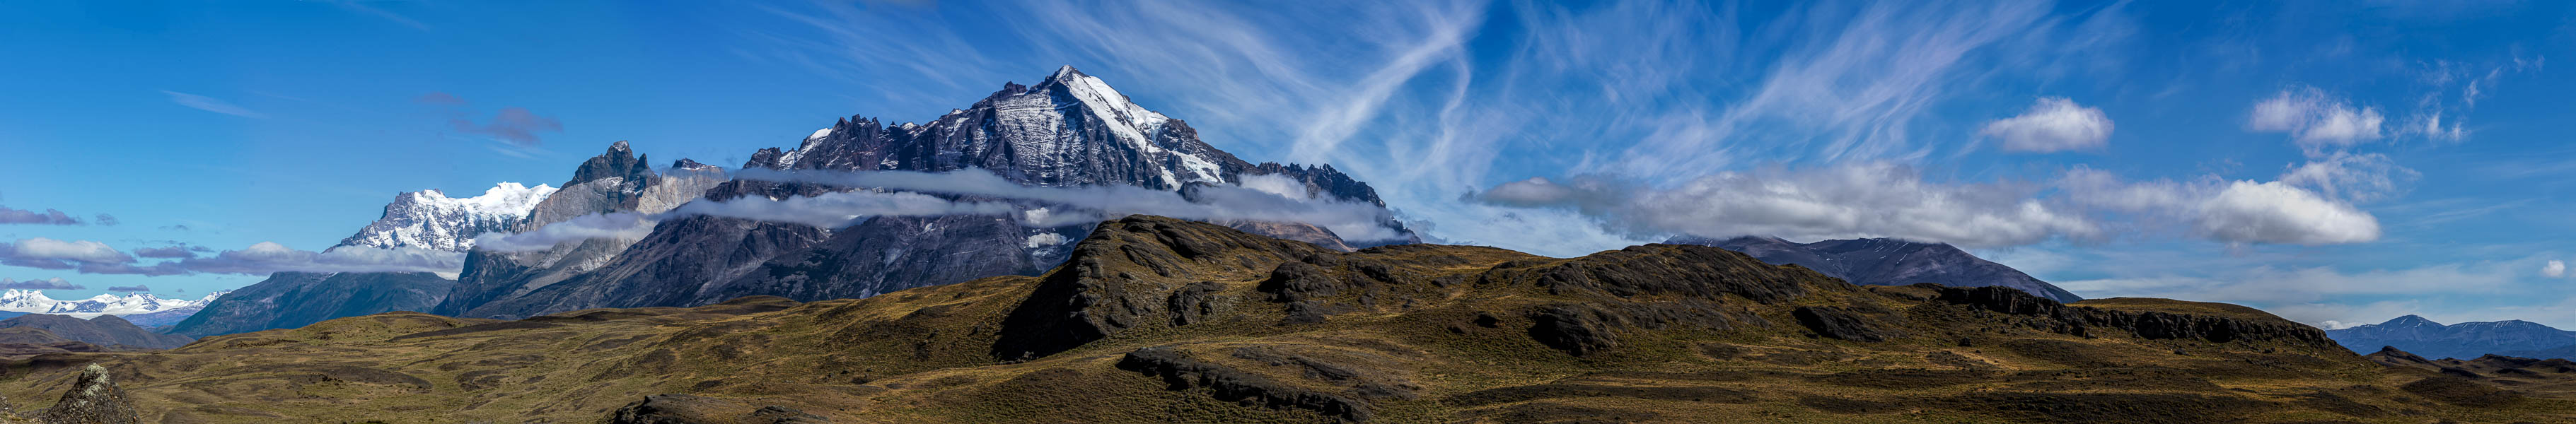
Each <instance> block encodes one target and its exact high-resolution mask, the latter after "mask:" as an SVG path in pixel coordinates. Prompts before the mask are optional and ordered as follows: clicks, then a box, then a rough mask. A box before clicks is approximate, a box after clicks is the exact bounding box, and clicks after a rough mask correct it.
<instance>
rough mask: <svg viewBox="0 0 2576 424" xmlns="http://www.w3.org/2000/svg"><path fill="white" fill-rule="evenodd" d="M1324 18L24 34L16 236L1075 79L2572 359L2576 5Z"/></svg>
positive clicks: (153, 10) (1363, 143)
mask: <svg viewBox="0 0 2576 424" xmlns="http://www.w3.org/2000/svg"><path fill="white" fill-rule="evenodd" d="M1298 3H1300V4H1298V5H1296V6H1294V7H1288V8H1282V7H1287V6H1289V5H1288V4H1287V3H1273V4H1263V5H1258V6H1260V7H1256V5H1247V4H1234V3H1220V2H1174V3H1151V2H1148V3H1128V2H1116V3H1091V2H1070V3H1064V2H1029V3H1018V2H859V3H851V2H820V3H805V2H780V3H756V4H755V3H718V4H709V3H704V2H669V3H652V2H407V1H368V2H212V1H209V2H159V3H148V4H147V3H123V2H119V3H105V4H102V3H93V2H32V3H31V2H19V3H11V4H7V5H0V55H5V56H6V57H9V58H11V60H8V61H5V63H0V158H5V159H0V160H6V161H8V166H0V207H6V208H9V209H10V210H15V211H27V213H26V214H23V215H27V216H31V218H27V219H22V220H20V221H59V220H52V219H51V218H48V217H50V215H48V214H46V211H47V210H55V211H61V212H63V213H64V214H65V215H64V216H65V217H69V218H73V219H76V220H79V221H81V224H80V225H54V224H44V223H33V222H31V223H15V224H0V241H5V240H17V241H19V242H18V243H17V244H18V245H19V246H21V250H27V249H26V248H24V246H28V244H27V242H25V240H28V239H32V238H44V239H47V240H53V241H59V242H60V243H54V244H50V245H48V246H72V247H81V246H88V245H84V244H80V243H79V242H95V243H97V244H100V245H104V246H106V247H107V248H112V249H114V250H116V251H118V252H124V253H128V254H132V253H134V252H138V251H139V249H146V248H159V247H168V246H176V245H182V244H184V245H186V246H199V247H203V248H206V249H207V250H208V251H207V252H203V254H211V253H212V251H221V250H236V249H245V248H246V247H248V246H252V245H253V244H255V243H261V242H274V243H277V244H280V245H283V246H284V247H288V248H293V249H301V250H319V249H322V248H326V247H329V246H330V245H332V244H333V243H336V242H337V241H338V240H340V238H342V237H346V236H348V235H349V234H350V233H351V232H354V231H355V230H356V229H357V228H358V227H360V226H362V225H364V224H365V223H366V222H368V221H370V220H373V219H374V218H375V217H376V215H377V214H378V213H379V212H380V211H381V208H382V207H383V205H384V203H385V202H387V201H389V200H391V199H392V197H393V195H394V194H395V193H398V192H403V191H412V190H420V189H429V188H436V189H441V190H444V191H446V192H448V193H450V194H456V195H471V194H475V193H480V192H481V190H483V189H484V188H488V187H491V186H492V185H493V184H494V183H498V182H502V181H511V182H524V183H529V184H538V183H544V184H560V183H561V181H563V180H564V179H566V178H568V177H569V173H570V171H571V169H572V168H573V166H574V165H576V164H577V163H578V162H579V161H580V160H581V159H582V158H585V157H588V156H590V155H594V154H597V152H598V151H600V150H601V149H603V148H605V146H606V145H607V144H608V143H609V142H612V141H617V140H629V141H631V142H632V143H633V144H634V146H635V147H636V148H637V149H638V150H640V151H641V152H643V153H646V154H648V155H650V156H652V157H653V158H654V159H655V161H656V162H665V161H668V160H671V159H677V158H682V157H686V158H692V159H696V160H698V161H702V162H707V163H711V164H717V165H725V166H737V165H739V164H741V162H742V161H743V160H744V159H745V158H746V157H747V156H748V155H749V153H750V152H752V151H753V150H756V149H758V148H762V147H792V146H793V145H794V144H795V143H796V142H797V141H798V140H800V139H802V138H803V137H804V136H805V135H807V134H808V133H810V132H812V131H813V129H814V128H819V127H824V126H828V125H829V124H830V123H831V122H832V120H833V119H834V118H837V117H844V116H850V115H854V114H856V115H866V116H874V117H882V118H884V119H887V120H889V121H890V122H901V121H912V120H926V119H929V118H932V117H935V116H937V115H939V114H940V113H943V112H946V111H947V110H949V109H950V108H957V107H964V106H966V105H968V104H970V103H972V102H973V101H974V100H975V99H979V98H982V97H983V96H984V95H986V94H988V93H990V92H992V91H993V90H995V89H997V88H999V87H1000V86H1001V84H1002V82H1004V81H1018V82H1022V83H1027V82H1030V81H1032V80H1036V79H1039V78H1042V77H1044V76H1045V75H1047V74H1048V73H1049V72H1052V71H1053V70H1054V69H1055V68H1056V67H1057V66H1060V65H1073V66H1076V67H1078V68H1081V69H1082V70H1083V71H1085V72H1086V73H1089V74H1091V75H1094V76H1098V77H1101V78H1103V79H1105V80H1107V81H1108V82H1110V83H1111V84H1114V85H1116V86H1117V87H1118V88H1119V89H1120V90H1121V91H1123V92H1125V93H1127V94H1128V95H1129V96H1131V97H1132V98H1133V99H1134V100H1135V101H1136V102H1137V103H1139V104H1142V105H1145V106H1146V107H1149V108H1153V109H1155V110H1158V111H1161V112H1163V113H1164V114H1166V115H1170V116H1172V117H1175V118H1180V119H1184V120H1187V121H1189V122H1190V123H1191V125H1192V126H1193V127H1195V128H1197V129H1199V130H1200V133H1201V135H1202V137H1203V138H1204V139H1205V140H1206V141H1208V142H1209V143H1211V144H1214V145H1216V146H1217V147H1219V148H1222V149H1225V150H1227V151H1230V152H1233V153H1235V154H1237V155H1239V156H1242V157H1244V158H1246V159H1248V160H1254V161H1266V160H1267V161H1294V162H1302V163H1316V162H1324V163H1331V164H1333V165H1335V166H1336V167H1338V168H1340V169H1342V170H1344V171H1346V172H1350V173H1352V174H1354V175H1355V176H1357V177H1358V178H1360V179H1361V180H1363V181H1367V182H1369V183H1371V184H1372V185H1375V186H1376V187H1378V189H1379V190H1380V191H1381V192H1382V194H1384V196H1385V197H1386V198H1387V199H1388V203H1389V205H1390V206H1392V207H1393V208H1394V209H1396V210H1397V211H1398V212H1399V213H1400V214H1402V215H1403V216H1404V217H1405V218H1406V219H1408V220H1410V221H1412V222H1413V223H1414V225H1415V226H1416V227H1418V228H1424V229H1426V232H1427V233H1428V234H1429V235H1431V236H1434V237H1436V238H1438V239H1440V240H1442V241H1447V242H1452V243H1473V244H1489V245H1496V246H1502V247H1508V248H1515V249H1523V250H1529V251H1533V252H1537V253H1543V254H1551V255H1579V254H1583V253H1588V252H1591V251H1596V250H1601V249H1610V248H1616V247H1618V246H1622V245H1626V244H1633V243H1642V242H1651V241H1656V240H1661V239H1663V238H1664V237H1667V236H1669V235H1672V234H1685V233H1687V234H1705V235H1726V234H1745V233H1758V234H1774V235H1781V236H1784V237H1789V238H1792V239H1816V238H1825V237H1855V236H1897V237H1907V238H1915V239H1925V240H1932V241H1945V242H1952V243H1956V244H1960V245H1962V246H1967V247H1970V248H1971V249H1972V250H1974V251H1976V252H1978V253H1980V254H1982V255H1985V256H1987V257H1989V258H1992V259H1996V260H1998V261H2001V262H2005V263H2006V264H2009V265H2013V266H2015V267H2018V268H2021V269H2023V270H2025V271H2029V272H2031V273H2032V274H2034V275H2037V276H2039V277H2040V278H2043V279H2046V280H2049V281H2052V282H2057V283H2059V284H2060V285H2062V286H2065V287H2067V288H2069V289H2071V290H2073V291H2075V292H2076V293H2078V294H2080V295H2085V296H2087V297H2107V296H2159V297H2174V298H2181V299H2190V300H2208V301H2223V302H2234V303H2244V304H2249V305H2254V306H2258V307H2262V308H2265V309H2267V310H2270V311H2273V312H2275V313H2279V314H2282V315H2284V316H2287V317H2290V318H2293V319H2297V320H2300V321H2304V322H2310V323H2314V324H2319V325H2338V324H2340V323H2351V322H2377V321H2380V320H2385V319H2388V318H2391V317H2394V316H2397V315H2402V314H2408V313H2416V314H2423V315H2425V316H2427V317H2430V318H2433V319H2435V320H2438V321H2444V322H2456V321H2463V320H2494V319H2527V320H2533V321H2538V322H2542V323H2546V324H2551V325H2556V326H2560V327H2562V328H2576V290H2571V289H2570V284H2571V283H2576V280H2571V279H2569V278H2567V277H2564V275H2566V273H2564V272H2561V273H2559V276H2553V275H2551V273H2550V272H2548V268H2549V265H2548V264H2549V262H2550V261H2568V260H2576V248H2572V247H2571V246H2570V245H2569V244H2568V242H2567V241H2566V240H2568V239H2569V237H2568V235H2570V234H2576V215H2570V214H2567V213H2565V212H2564V211H2567V210H2570V209H2571V206H2576V201H2571V199H2576V196H2570V194H2576V192H2571V189H2576V178H2571V177H2576V142H2571V141H2570V140H2568V139H2567V136H2566V135H2565V134H2566V133H2565V131H2563V130H2562V129H2563V128H2566V127H2568V125H2569V124H2570V122H2569V120H2570V118H2571V117H2576V113H2571V112H2570V111H2568V110H2567V109H2566V108H2565V107H2563V106H2561V105H2563V101H2561V100H2560V99H2565V98H2569V97H2571V96H2576V78H2567V77H2565V76H2564V73H2565V72H2566V71H2564V70H2562V69H2561V68H2564V65H2556V64H2552V63H2550V62H2551V61H2553V60H2565V59H2559V58H2562V57H2570V56H2571V55H2569V54H2568V53H2570V48H2571V47H2576V25H2571V23H2576V20H2571V18H2576V9H2571V8H2570V7H2569V6H2568V5H2566V4H2562V3H2556V2H2508V1H2489V2H2440V3H2435V2H2298V3H2291V4H2272V3H2270V2H2251V3H2207V2H2138V3H2103V2H2065V3H2048V2H1975V3H1960V4H1947V3H1936V2H1885V3H1842V2H1817V3H1812V4H1810V3H1804V2H1802V3H1800V4H1777V3H1775V2H1756V3H1749V4H1733V3H1698V2H1690V3H1675V2H1600V3H1580V4H1564V3H1555V2H1488V1H1452V2H1439V1H1430V2H1352V3H1346V4H1330V3H1331V2H1298ZM1305 3H1314V4H1313V5H1308V4H1305ZM434 94H436V95H438V96H433V95H434ZM459 120H462V121H463V122H464V125H462V126H460V125H459V124H457V123H456V122H457V121H459ZM508 122H517V123H519V125H515V126H514V125H504V124H502V123H508ZM545 123H551V124H553V125H544V124H545ZM502 127H515V128H521V129H525V130H528V131H529V132H526V133H525V135H524V136H521V135H505V134H507V133H504V132H498V131H486V129H492V128H502ZM1532 178H1542V179H1543V180H1532ZM8 213H9V211H0V217H6V216H8V215H7V214H8ZM99 214H107V215H112V216H114V217H115V218H116V219H115V221H117V224H116V225H102V224H103V223H102V222H100V219H98V218H97V216H96V215H99ZM0 278H11V279H15V280H42V279H49V278H62V279H64V280H65V281H68V282H70V283H73V284H78V285H81V286H84V287H86V288H87V289H86V290H57V291H55V292H59V293H57V294H56V295H55V297H58V298H60V297H68V296H67V295H88V294H95V293H99V292H105V291H106V288H108V287H112V286H133V285H147V286H149V287H150V288H151V289H153V291H155V292H160V293H163V294H165V295H175V294H179V293H181V292H182V291H184V292H185V293H191V294H197V293H203V292H205V291H207V290H215V289H223V288H231V287H238V286H241V285H246V284H249V283H251V282H255V281H257V280H258V279H259V277H258V276H252V275H231V274H212V273H198V274H190V275H162V276H141V275H117V274H98V273H80V272H78V271H77V270H65V269H44V268H41V267H28V266H0ZM2329 321H2331V322H2329Z"/></svg>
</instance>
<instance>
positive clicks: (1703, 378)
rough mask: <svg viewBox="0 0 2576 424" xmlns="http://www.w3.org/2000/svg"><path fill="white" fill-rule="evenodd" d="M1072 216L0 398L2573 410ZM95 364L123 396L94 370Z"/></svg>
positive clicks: (1835, 308) (2064, 321)
mask: <svg viewBox="0 0 2576 424" xmlns="http://www.w3.org/2000/svg"><path fill="white" fill-rule="evenodd" d="M1085 234H1086V237H1085V238H1083V239H1081V240H1080V241H1079V242H1078V243H1076V244H1075V245H1074V246H1072V247H1071V248H1070V249H1069V250H1068V251H1067V253H1066V254H1065V259H1064V260H1063V261H1062V262H1061V265H1059V266H1057V267H1054V268H1053V269H1052V270H1050V271H1048V272H1045V273H1041V274H1039V275H1034V276H999V277H989V278H982V279H976V280H972V281H968V282H964V283H959V284H950V285H940V286H930V287H920V288H913V289H907V290H901V291H895V292H890V293H885V294H881V295H878V296H873V297H869V298H865V299H840V300H826V301H817V302H797V301H794V300H789V299H785V298H780V297H774V296H753V297H745V298H738V299H733V300H729V301H726V302H721V303H716V304H711V305H704V306H696V307H686V308H680V307H648V308H626V309H588V310H580V311H571V312H564V313H556V314H547V315H540V316H535V317H530V318H528V319H522V320H515V321H502V320H491V319H475V318H450V317H442V316H435V315H428V314H421V313H411V312H394V313H385V314H377V315H368V316H360V317H350V318H340V319H334V320H329V321H324V322H320V323H316V324H314V325H310V326H305V327H302V328H296V329H280V330H267V331H259V332H252V333H244V334H233V335H224V336H215V337H209V338H206V339H204V340H200V341H199V342H197V343H195V344H191V345H188V346H186V347H182V348H179V349H175V350H169V351H161V352H149V353H129V352H95V353H91V352H74V353H55V354H48V355H39V356H36V357H31V358H25V359H17V360H12V361H8V362H0V378H4V379H5V383H0V394H5V395H7V397H8V399H11V400H14V401H17V402H19V408H20V409H21V410H46V411H54V410H63V409H66V408H71V407H73V406H88V405H99V404H102V403H104V404H109V405H111V406H114V407H116V408H111V410H109V411H107V412H106V413H110V414H114V413H120V412H122V413H127V414H131V416H132V417H135V418H134V419H136V420H138V421H146V422H148V421H159V422H194V423H232V422H241V423H252V422H256V423H273V422H282V421H284V422H369V421H382V422H450V421H453V422H482V421H492V422H608V423H680V422H692V423H726V422H760V423H791V422H793V423H811V422H852V423H858V422H1466V423H1480V422H1492V423H1522V422H1649V421H1651V422H1727V421H1763V422H1944V423H1949V422H2041V423H2089V422H2146V423H2202V422H2253V423H2320V422H2388V423H2401V422H2402V423H2421V422H2452V421H2456V422H2558V421H2566V420H2576V401H2571V400H2570V396H2569V394H2568V392H2566V391H2563V390H2557V389H2555V388H2556V387H2560V386H2558V384H2563V382H2565V381H2568V380H2569V377H2568V376H2570V375H2576V369H2571V368H2568V367H2563V366H2562V367H2555V368H2553V367H2551V366H2550V364H2549V363H2546V362H2545V361H2530V363H2528V364H2524V363H2522V362H2525V361H2519V360H2495V361H2487V362H2488V363H2481V364H2475V365H2469V367H2472V368H2475V369H2474V370H2468V372H2471V373H2473V374H2476V375H2477V376H2478V377H2476V378H2472V377H2470V376H2463V375H2458V373H2455V372H2453V371H2449V370H2447V369H2443V367H2442V366H2425V367H2417V366H2398V365H2392V364H2388V363H2385V362H2381V361H2383V360H2384V359H2382V358H2386V357H2390V356H2394V355H2395V354H2391V355H2380V356H2378V357H2373V358H2365V357H2363V356H2360V355H2355V354H2353V353H2352V352H2349V351H2346V350H2344V349H2343V348H2342V347H2340V346H2337V345H2336V344H2335V343H2334V342H2333V341H2332V340H2329V339H2327V337H2326V335H2325V334H2324V333H2323V332H2322V331H2320V330H2317V329H2316V328H2314V327H2309V326H2305V325H2300V324H2298V323H2294V322H2290V321H2287V320H2282V319H2280V318H2278V317H2274V316H2271V315H2269V314H2265V313H2262V312H2260V311H2256V310H2253V309H2250V308H2244V307H2239V306H2234V305H2224V304H2211V303H2195V302H2180V301H2171V300H2162V299H2138V298H2120V299H2100V300H2088V301H2083V302H2077V303H2073V304H2062V303H2059V302H2056V301H2053V300H2049V299H2046V298H2042V297H2037V296H2032V295H2030V294H2028V293H2025V292H2023V291H2020V290H2013V289H2005V288H2001V287H1965V288H1962V287H1943V286H1937V285H1931V284H1918V285H1909V286H1858V285H1852V284H1847V283H1844V282H1842V281H1840V280H1837V279H1835V278H1833V277H1831V276H1827V275H1825V274H1822V273H1818V272H1815V271H1813V270H1811V269H1808V268H1805V267H1798V266H1780V265H1771V264H1767V263H1764V262H1762V261H1760V260H1757V259H1755V258H1753V257H1750V256H1746V255H1744V254H1740V253H1737V252H1732V251H1727V250H1722V249H1718V248H1712V247H1705V246H1693V245H1668V244H1658V245H1645V246H1636V247H1630V248H1626V249H1621V250H1615V251H1607V252H1601V253H1598V254H1594V255H1590V256H1585V257H1579V258H1548V257H1540V256H1534V255H1528V254H1522V253H1519V252H1512V251H1507V250H1501V249H1493V248H1485V247H1473V246H1441V245H1418V244H1417V245H1397V246H1383V247H1373V248H1366V249H1361V250H1358V251H1356V252H1343V251H1338V250H1333V249H1327V248H1323V247H1319V246H1317V245H1314V244H1311V243H1305V242H1298V241H1288V240H1282V239H1275V238H1270V237H1265V236H1260V235H1255V234H1250V233H1245V232H1242V231H1239V230H1236V229H1233V228H1228V227H1225V226H1220V225H1213V224H1207V223H1199V222H1191V221H1183V220H1175V219H1165V218H1157V217H1143V216H1137V217H1128V218H1124V219H1118V220H1114V221H1110V222H1104V223H1101V224H1099V225H1097V226H1096V227H1094V228H1091V229H1090V230H1089V231H1086V232H1085ZM2399 353H2402V352H2399ZM90 364H95V366H87V365H90ZM2451 368H2460V367H2459V366H2451ZM110 375H113V376H115V380H113V381H114V384H115V385H116V387H119V388H117V389H115V390H116V391H115V392H114V393H115V394H117V395H118V396H117V399H116V400H113V401H108V400H96V399H97V398H96V397H95V396H92V397H81V396H82V395H81V394H82V393H90V394H93V395H95V394H97V393H103V392H105V391H107V390H109V389H108V388H102V387H101V386H100V385H99V384H98V382H101V381H105V380H107V377H106V376H110ZM2507 375H2509V377H2498V376H2507ZM58 399H59V400H58ZM48 402H50V403H48ZM96 409H97V408H94V407H93V408H90V409H83V410H92V411H94V410H96ZM128 409H130V410H131V412H123V411H124V410H128Z"/></svg>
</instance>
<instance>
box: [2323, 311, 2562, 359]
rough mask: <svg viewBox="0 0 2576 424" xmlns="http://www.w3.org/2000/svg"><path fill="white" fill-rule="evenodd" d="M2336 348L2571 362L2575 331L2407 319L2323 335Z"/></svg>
mask: <svg viewBox="0 0 2576 424" xmlns="http://www.w3.org/2000/svg"><path fill="white" fill-rule="evenodd" d="M2326 335H2327V336H2330V337H2333V338H2334V340H2335V342H2336V343H2341V344H2343V346H2344V347H2346V348H2351V349H2352V350H2353V352H2356V353H2360V352H2370V351H2373V350H2376V349H2378V348H2380V347H2385V346H2394V347H2396V348H2398V349H2404V350H2406V351H2408V352H2415V353H2417V354H2421V355H2424V356H2427V357H2434V358H2464V359H2465V358H2476V357H2479V356H2482V355H2486V354H2491V353H2492V354H2507V355H2513V356H2529V357H2541V358H2566V357H2576V331H2566V330H2560V329H2556V328H2551V327H2549V326H2546V325H2540V324H2539V323H2534V322H2530V321H2522V320H2508V321H2490V322H2463V323H2459V324H2451V325H2442V323H2437V322H2433V320H2428V319H2424V317H2420V316H2414V315H2407V316H2402V317H2397V318H2395V319H2390V320H2388V322H2382V323H2378V324H2366V325H2359V326H2353V327H2352V328H2345V329H2339V330H2326Z"/></svg>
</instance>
